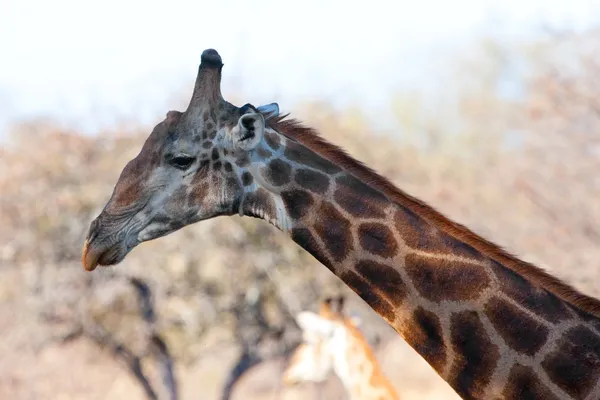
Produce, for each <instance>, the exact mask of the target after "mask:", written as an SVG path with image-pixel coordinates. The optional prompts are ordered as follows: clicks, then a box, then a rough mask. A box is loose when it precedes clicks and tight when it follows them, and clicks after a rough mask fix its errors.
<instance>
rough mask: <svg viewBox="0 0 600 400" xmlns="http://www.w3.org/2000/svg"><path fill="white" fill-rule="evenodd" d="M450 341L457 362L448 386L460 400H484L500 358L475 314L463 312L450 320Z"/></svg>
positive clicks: (454, 364)
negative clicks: (461, 399) (487, 386)
mask: <svg viewBox="0 0 600 400" xmlns="http://www.w3.org/2000/svg"><path fill="white" fill-rule="evenodd" d="M450 341H451V343H452V346H454V351H455V352H456V359H455V360H454V363H453V364H452V367H451V368H450V373H449V379H447V381H448V383H449V384H450V385H451V386H452V387H453V388H454V390H456V392H457V393H458V394H459V395H460V396H461V397H462V398H463V399H483V398H484V393H485V387H486V385H487V384H488V383H489V381H490V378H491V376H492V373H493V372H494V369H495V368H496V363H497V360H498V359H499V358H500V352H499V350H498V346H496V345H495V344H494V343H492V341H491V340H490V338H489V336H488V333H487V332H486V330H485V328H484V327H483V323H482V322H481V320H480V319H479V316H478V315H477V312H475V311H462V312H459V313H456V314H454V315H452V317H451V318H450Z"/></svg>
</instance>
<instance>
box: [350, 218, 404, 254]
mask: <svg viewBox="0 0 600 400" xmlns="http://www.w3.org/2000/svg"><path fill="white" fill-rule="evenodd" d="M358 240H359V241H360V245H361V246H362V248H363V249H364V250H366V251H368V252H369V253H372V254H376V255H378V256H381V257H385V258H392V257H394V256H395V255H396V253H397V252H398V243H396V240H395V239H394V234H393V233H392V231H390V229H389V228H388V227H387V226H385V225H384V224H380V223H378V222H368V223H364V224H361V225H360V226H359V227H358Z"/></svg>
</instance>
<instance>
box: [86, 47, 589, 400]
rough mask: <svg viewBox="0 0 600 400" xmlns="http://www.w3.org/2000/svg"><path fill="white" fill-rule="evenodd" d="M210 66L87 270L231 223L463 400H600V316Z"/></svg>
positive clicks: (136, 164)
mask: <svg viewBox="0 0 600 400" xmlns="http://www.w3.org/2000/svg"><path fill="white" fill-rule="evenodd" d="M222 67H223V62H222V60H221V57H220V56H219V55H218V53H217V52H216V51H214V50H206V51H205V52H204V53H203V56H202V57H201V63H200V67H199V69H198V75H197V78H196V82H195V85H194V90H193V92H192V96H191V99H190V103H189V106H188V108H187V109H186V110H185V111H184V112H179V111H170V112H168V113H167V115H166V118H165V119H164V120H163V121H162V122H160V123H159V124H157V125H156V127H155V128H154V129H153V131H152V132H151V133H150V135H149V137H148V138H147V139H146V141H145V143H144V145H143V147H142V149H141V151H140V153H139V154H138V155H137V156H136V157H135V158H134V159H132V160H131V161H130V162H129V163H128V164H127V165H126V166H125V168H124V169H123V171H122V172H121V175H120V176H119V179H118V181H117V183H116V185H115V188H114V190H113V193H112V195H111V197H110V199H109V201H108V202H107V204H106V205H105V207H104V209H103V210H102V212H101V213H100V215H99V216H98V217H97V218H96V219H95V220H94V221H92V223H91V225H90V229H89V232H88V235H87V237H86V240H85V244H84V247H83V252H82V262H83V265H84V267H85V269H86V270H88V271H92V270H94V269H95V268H96V266H97V265H112V264H117V263H119V262H120V261H122V260H123V259H124V258H125V257H126V255H127V254H128V253H129V252H130V251H131V250H132V249H133V248H135V247H136V246H137V245H138V244H140V243H141V242H144V241H147V240H152V239H156V238H158V237H161V236H164V235H167V234H170V233H172V232H175V231H177V230H179V229H181V228H183V227H184V226H187V225H190V224H192V223H196V222H198V221H201V220H205V219H209V218H214V217H217V216H221V215H235V214H239V215H242V216H250V217H256V218H261V219H264V220H266V221H268V222H269V223H271V224H273V225H275V226H276V227H278V228H279V229H280V230H281V231H283V232H285V233H286V234H288V235H289V236H291V238H292V240H294V241H295V242H296V243H297V244H298V245H300V246H301V247H302V248H304V249H305V250H306V251H307V252H309V253H310V254H312V255H313V256H314V257H315V258H316V259H317V260H318V261H320V262H321V263H322V264H323V265H325V266H326V267H327V268H329V269H330V270H331V271H332V272H333V273H334V274H336V275H337V276H338V277H339V278H340V279H341V280H342V281H343V282H344V283H346V285H348V286H349V287H350V288H351V289H352V290H354V291H355V292H356V293H357V294H358V295H359V296H361V297H362V299H363V300H365V302H366V303H367V304H369V306H370V307H371V308H372V309H373V310H375V311H376V312H377V313H378V314H379V315H381V317H382V318H384V319H385V320H386V321H387V322H388V323H389V324H390V325H391V326H392V327H393V328H394V329H395V330H396V331H397V332H398V333H399V334H400V335H401V336H402V337H403V338H404V339H405V340H406V341H407V342H408V343H409V344H410V345H411V346H412V347H413V348H414V349H415V350H416V351H417V352H418V353H419V354H420V355H421V356H422V357H423V358H424V359H425V360H426V361H427V362H428V363H429V364H430V365H431V366H432V367H433V368H434V369H435V370H436V372H437V373H438V374H439V375H440V376H441V377H442V378H443V379H445V380H446V381H447V382H448V383H449V384H450V386H452V388H453V389H454V390H455V391H456V392H457V393H458V394H459V395H461V396H462V397H464V398H472V399H488V398H507V399H518V398H543V399H563V398H572V399H590V400H591V399H598V398H600V301H599V300H598V299H595V298H593V297H590V296H586V295H584V294H582V293H580V292H578V291H576V290H575V289H573V288H572V287H570V286H569V285H567V284H565V283H563V282H562V281H560V280H558V279H557V278H555V277H553V276H551V275H549V274H547V273H546V272H544V271H543V270H542V269H540V268H538V267H536V266H534V265H531V264H529V263H527V262H524V261H522V260H520V259H518V258H516V257H514V256H512V255H510V254H508V253H507V252H505V251H504V250H502V249H501V248H500V247H498V246H497V245H495V244H493V243H491V242H489V241H487V240H485V239H483V238H482V237H481V236H479V235H477V234H475V233H473V232H472V231H470V230H469V229H468V228H466V227H464V226H462V225H459V224H457V223H454V222H452V221H451V220H449V219H448V218H446V217H445V216H443V215H442V214H441V213H439V212H438V211H436V210H435V209H433V208H432V207H430V206H428V205H427V204H425V203H424V202H422V201H420V200H418V199H416V198H414V197H412V196H410V195H408V194H406V193H404V192H403V191H401V190H400V189H398V188H397V187H396V186H394V185H393V184H392V183H391V182H390V181H389V180H387V179H386V178H384V177H382V176H381V175H378V174H377V173H376V172H375V171H373V170H371V169H369V168H368V167H366V166H365V165H363V164H361V163H360V162H359V161H357V160H355V159H354V158H352V157H351V156H349V155H348V154H347V153H345V152H344V151H343V150H342V149H340V148H339V147H337V146H335V145H333V144H331V143H329V142H327V141H326V140H325V139H323V138H321V137H320V136H319V135H318V134H317V132H315V131H314V130H312V129H310V128H307V127H304V126H303V125H302V124H300V123H299V122H297V121H295V120H292V119H288V118H286V116H282V115H279V106H278V105H277V104H276V103H272V104H267V105H264V106H261V107H258V108H257V107H254V106H252V105H251V104H247V105H245V106H242V107H237V106H235V105H233V104H231V103H229V102H227V101H226V100H224V99H223V97H222V95H221V87H220V83H221V70H222Z"/></svg>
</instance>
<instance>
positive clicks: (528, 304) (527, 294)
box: [491, 261, 572, 322]
mask: <svg viewBox="0 0 600 400" xmlns="http://www.w3.org/2000/svg"><path fill="white" fill-rule="evenodd" d="M491 269H492V271H493V272H494V274H495V275H496V277H497V278H498V283H499V284H500V290H502V291H503V292H504V293H505V294H506V295H507V296H508V297H510V298H511V299H513V300H514V301H516V302H517V303H519V304H520V305H522V306H523V307H525V308H527V309H529V310H531V311H533V313H535V314H536V315H539V316H540V317H542V318H544V319H545V320H547V321H550V322H560V321H564V320H566V319H571V318H572V315H571V314H570V313H569V310H568V309H567V308H566V306H565V304H563V301H562V300H560V299H559V298H558V297H557V296H555V295H554V294H553V293H551V292H548V291H547V290H545V289H542V288H540V287H537V286H534V285H533V284H531V283H530V282H529V281H527V280H526V279H525V278H523V277H522V276H521V275H519V274H517V273H516V272H514V271H513V270H511V269H508V268H506V267H504V266H503V265H501V264H499V263H497V262H496V261H492V266H491Z"/></svg>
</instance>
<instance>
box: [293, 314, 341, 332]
mask: <svg viewBox="0 0 600 400" xmlns="http://www.w3.org/2000/svg"><path fill="white" fill-rule="evenodd" d="M296 323H297V324H298V326H299V327H300V329H302V330H303V331H304V332H314V333H317V334H318V335H320V336H329V335H330V334H331V332H332V331H333V328H334V325H333V324H332V323H331V322H329V321H327V320H326V319H324V318H321V317H320V316H319V315H318V314H315V313H313V312H310V311H302V312H300V313H298V314H297V315H296Z"/></svg>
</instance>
